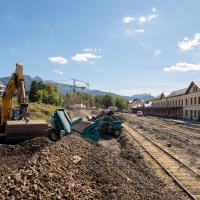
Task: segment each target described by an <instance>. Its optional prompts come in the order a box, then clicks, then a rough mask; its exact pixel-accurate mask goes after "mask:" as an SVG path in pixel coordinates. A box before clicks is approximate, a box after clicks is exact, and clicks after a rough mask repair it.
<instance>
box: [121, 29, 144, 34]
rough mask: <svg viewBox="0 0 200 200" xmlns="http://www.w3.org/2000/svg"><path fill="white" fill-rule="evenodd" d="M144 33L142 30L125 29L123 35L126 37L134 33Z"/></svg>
mask: <svg viewBox="0 0 200 200" xmlns="http://www.w3.org/2000/svg"><path fill="white" fill-rule="evenodd" d="M143 32H144V29H133V30H132V29H126V31H125V33H126V34H127V35H133V34H135V33H143Z"/></svg>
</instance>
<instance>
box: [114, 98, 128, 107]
mask: <svg viewBox="0 0 200 200" xmlns="http://www.w3.org/2000/svg"><path fill="white" fill-rule="evenodd" d="M127 105H128V102H127V101H126V100H125V99H124V98H123V97H120V96H117V97H115V106H117V108H118V109H125V108H127Z"/></svg>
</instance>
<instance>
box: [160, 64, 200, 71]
mask: <svg viewBox="0 0 200 200" xmlns="http://www.w3.org/2000/svg"><path fill="white" fill-rule="evenodd" d="M163 70H164V71H165V72H169V71H179V72H188V71H200V64H189V63H177V64H176V65H172V66H171V67H165V68H164V69H163Z"/></svg>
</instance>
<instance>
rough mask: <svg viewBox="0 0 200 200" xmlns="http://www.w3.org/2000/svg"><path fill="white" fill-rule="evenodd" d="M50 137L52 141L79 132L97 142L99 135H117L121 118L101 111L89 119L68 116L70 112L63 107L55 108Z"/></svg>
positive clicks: (120, 128) (119, 130)
mask: <svg viewBox="0 0 200 200" xmlns="http://www.w3.org/2000/svg"><path fill="white" fill-rule="evenodd" d="M50 122H51V128H50V134H49V136H50V138H51V139H52V140H54V141H56V140H58V139H60V138H62V137H64V136H66V135H69V134H70V133H73V132H75V133H79V134H80V135H81V136H82V137H83V138H84V139H89V140H92V141H94V142H98V141H99V140H100V138H101V136H103V135H106V136H112V137H113V136H115V137H117V136H119V135H120V133H121V131H122V128H123V122H124V121H122V120H119V119H117V118H116V117H115V116H114V115H113V114H111V113H103V114H101V115H99V116H97V117H95V118H94V117H93V118H92V119H91V120H90V121H88V120H87V121H86V120H84V119H83V118H74V119H72V118H71V117H70V113H69V112H66V111H65V110H64V109H57V110H56V111H55V112H54V115H53V117H52V118H51V121H50Z"/></svg>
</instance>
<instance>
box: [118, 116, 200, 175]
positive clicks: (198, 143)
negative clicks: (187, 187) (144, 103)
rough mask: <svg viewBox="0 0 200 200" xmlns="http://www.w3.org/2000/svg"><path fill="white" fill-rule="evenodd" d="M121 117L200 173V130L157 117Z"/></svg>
mask: <svg viewBox="0 0 200 200" xmlns="http://www.w3.org/2000/svg"><path fill="white" fill-rule="evenodd" d="M121 116H123V117H124V118H125V119H126V120H128V121H129V122H130V123H131V124H132V125H134V126H135V127H137V128H138V129H140V130H142V132H143V133H144V134H146V135H147V136H148V137H150V138H152V139H153V140H155V141H157V142H159V143H160V144H162V145H163V146H165V147H166V148H167V149H168V150H169V151H171V152H172V153H174V154H176V155H177V156H178V157H179V158H181V159H182V160H183V161H185V162H186V163H188V164H189V165H190V166H192V167H194V168H195V169H197V170H199V172H200V167H199V166H200V128H196V127H192V126H188V125H181V124H176V123H173V122H168V121H163V120H162V119H159V118H155V117H137V116H136V115H134V114H122V115H121Z"/></svg>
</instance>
